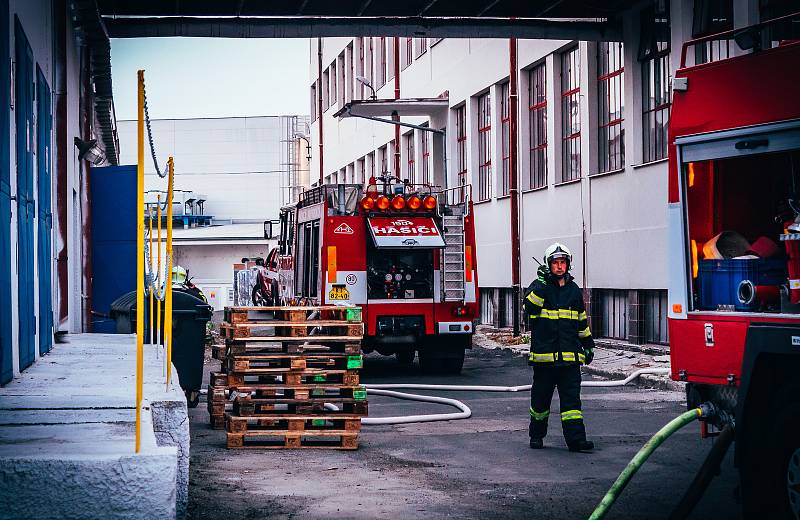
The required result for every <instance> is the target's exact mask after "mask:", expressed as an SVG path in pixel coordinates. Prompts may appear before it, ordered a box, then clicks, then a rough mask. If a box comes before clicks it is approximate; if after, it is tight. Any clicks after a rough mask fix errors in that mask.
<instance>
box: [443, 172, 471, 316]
mask: <svg viewBox="0 0 800 520" xmlns="http://www.w3.org/2000/svg"><path fill="white" fill-rule="evenodd" d="M456 192H458V193H457V194H456ZM454 195H455V196H456V197H457V202H453V203H451V202H450V201H449V200H448V199H449V198H451V197H454ZM440 197H443V198H444V199H445V200H444V201H441V200H440V203H441V202H444V205H445V207H444V208H443V209H444V211H443V212H442V213H443V214H442V227H443V228H444V229H443V230H442V233H443V235H444V244H445V247H444V251H443V253H442V269H441V271H442V295H443V297H444V301H446V302H463V301H464V297H465V295H466V292H467V291H466V279H465V271H464V269H465V261H466V259H465V250H464V217H465V216H466V214H467V213H468V212H469V188H468V187H466V186H462V187H458V188H453V189H451V190H447V191H446V192H442V193H441V194H440Z"/></svg>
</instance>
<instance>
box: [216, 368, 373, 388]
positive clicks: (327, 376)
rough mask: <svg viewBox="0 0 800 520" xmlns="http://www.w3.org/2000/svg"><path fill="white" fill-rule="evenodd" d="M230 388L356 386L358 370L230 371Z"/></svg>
mask: <svg viewBox="0 0 800 520" xmlns="http://www.w3.org/2000/svg"><path fill="white" fill-rule="evenodd" d="M227 376H228V384H227V385H226V386H228V387H231V388H241V387H246V386H251V387H252V386H268V385H269V386H305V385H315V384H323V385H344V386H356V385H358V382H359V373H358V370H303V371H285V372H282V373H272V374H269V373H268V374H254V373H251V372H231V373H229V374H227Z"/></svg>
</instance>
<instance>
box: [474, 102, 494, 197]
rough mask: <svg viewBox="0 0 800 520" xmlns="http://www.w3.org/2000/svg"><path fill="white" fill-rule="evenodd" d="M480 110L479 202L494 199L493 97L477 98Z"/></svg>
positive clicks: (478, 117) (478, 119)
mask: <svg viewBox="0 0 800 520" xmlns="http://www.w3.org/2000/svg"><path fill="white" fill-rule="evenodd" d="M476 101H477V106H478V110H477V112H476V116H477V123H478V196H477V198H476V201H477V202H484V201H487V200H491V199H492V95H491V92H488V91H487V92H484V93H483V94H480V95H478V96H477V97H476Z"/></svg>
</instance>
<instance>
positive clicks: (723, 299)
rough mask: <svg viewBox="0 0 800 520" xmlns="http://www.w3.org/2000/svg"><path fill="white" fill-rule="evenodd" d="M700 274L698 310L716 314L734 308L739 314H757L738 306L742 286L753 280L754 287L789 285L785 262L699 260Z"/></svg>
mask: <svg viewBox="0 0 800 520" xmlns="http://www.w3.org/2000/svg"><path fill="white" fill-rule="evenodd" d="M699 264H700V265H699V270H698V274H697V294H698V307H699V308H700V309H702V310H716V309H717V308H718V306H719V305H733V306H734V307H735V309H736V310H737V311H751V310H754V308H755V307H754V305H757V304H754V305H744V304H741V303H739V297H738V292H739V284H740V283H741V281H742V280H750V281H751V282H753V283H754V284H755V285H780V284H785V283H786V276H787V275H786V259H785V258H753V259H738V258H729V259H725V260H700V262H699Z"/></svg>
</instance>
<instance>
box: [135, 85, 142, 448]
mask: <svg viewBox="0 0 800 520" xmlns="http://www.w3.org/2000/svg"><path fill="white" fill-rule="evenodd" d="M136 75H137V79H138V118H139V119H138V121H137V126H136V135H137V138H138V142H137V161H138V163H137V168H136V170H137V187H136V230H137V233H136V449H135V451H136V453H139V448H140V445H141V438H140V437H141V430H142V383H143V374H142V372H143V369H144V218H143V215H142V210H143V209H144V71H143V70H140V71H138V72H137V73H136Z"/></svg>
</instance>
